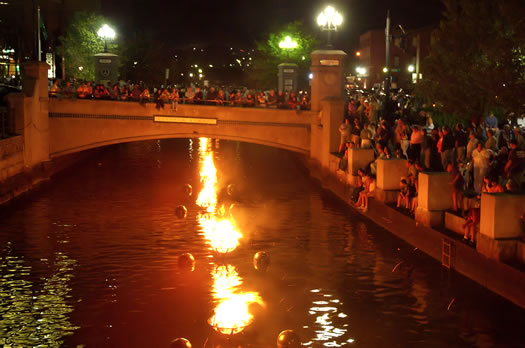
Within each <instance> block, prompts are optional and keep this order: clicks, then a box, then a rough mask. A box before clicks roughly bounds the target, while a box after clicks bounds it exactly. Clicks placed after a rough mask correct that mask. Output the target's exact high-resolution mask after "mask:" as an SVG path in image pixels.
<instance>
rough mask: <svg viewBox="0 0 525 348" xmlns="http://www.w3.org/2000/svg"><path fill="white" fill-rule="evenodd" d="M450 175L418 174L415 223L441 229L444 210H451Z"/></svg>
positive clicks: (436, 173)
mask: <svg viewBox="0 0 525 348" xmlns="http://www.w3.org/2000/svg"><path fill="white" fill-rule="evenodd" d="M450 181H451V178H450V174H448V173H445V172H431V173H419V191H418V195H417V196H418V197H417V205H418V206H417V208H416V214H415V218H416V221H417V222H419V223H421V224H423V225H425V226H428V227H442V226H443V222H444V219H443V217H444V212H445V210H448V209H451V208H452V186H451V185H450Z"/></svg>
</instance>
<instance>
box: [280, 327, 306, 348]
mask: <svg viewBox="0 0 525 348" xmlns="http://www.w3.org/2000/svg"><path fill="white" fill-rule="evenodd" d="M300 347H301V338H300V337H299V335H298V334H297V333H295V331H293V330H284V331H283V332H281V333H280V334H279V336H278V337H277V348H300Z"/></svg>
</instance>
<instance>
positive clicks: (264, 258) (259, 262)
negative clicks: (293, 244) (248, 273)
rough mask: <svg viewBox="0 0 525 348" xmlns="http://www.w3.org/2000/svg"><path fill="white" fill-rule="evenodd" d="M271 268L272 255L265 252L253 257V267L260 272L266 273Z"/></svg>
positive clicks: (257, 253)
mask: <svg viewBox="0 0 525 348" xmlns="http://www.w3.org/2000/svg"><path fill="white" fill-rule="evenodd" d="M268 266H270V255H268V253H267V252H265V251H258V252H256V253H255V255H253V267H254V268H255V269H256V270H258V271H262V272H265V271H266V270H267V269H268Z"/></svg>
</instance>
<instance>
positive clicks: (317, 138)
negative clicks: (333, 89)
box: [310, 97, 345, 168]
mask: <svg viewBox="0 0 525 348" xmlns="http://www.w3.org/2000/svg"><path fill="white" fill-rule="evenodd" d="M344 108H345V100H344V99H343V98H339V97H327V98H325V99H323V100H322V101H321V112H320V113H319V117H317V119H313V120H312V125H311V137H310V158H312V159H315V160H318V161H319V162H320V163H321V166H322V167H325V168H329V167H330V153H331V152H337V151H338V150H339V141H340V133H339V126H340V125H341V122H342V121H343V114H344Z"/></svg>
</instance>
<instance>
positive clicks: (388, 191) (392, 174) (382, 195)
mask: <svg viewBox="0 0 525 348" xmlns="http://www.w3.org/2000/svg"><path fill="white" fill-rule="evenodd" d="M406 163H407V161H406V160H403V159H380V160H378V161H377V175H376V182H377V187H376V198H377V199H378V200H380V201H382V202H385V203H390V202H395V201H396V200H397V195H398V192H399V181H400V180H401V178H403V177H406V176H407V175H408V169H407V164H406Z"/></svg>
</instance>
